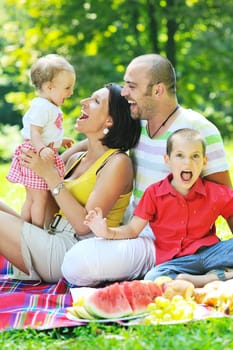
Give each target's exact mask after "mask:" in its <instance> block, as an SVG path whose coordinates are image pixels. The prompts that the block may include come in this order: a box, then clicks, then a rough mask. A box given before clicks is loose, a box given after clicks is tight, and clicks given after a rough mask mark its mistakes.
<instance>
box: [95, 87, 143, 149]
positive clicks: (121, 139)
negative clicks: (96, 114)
mask: <svg viewBox="0 0 233 350" xmlns="http://www.w3.org/2000/svg"><path fill="white" fill-rule="evenodd" d="M105 87H106V88H107V89H108V90H109V102H108V103H109V114H110V116H111V117H112V121H113V126H112V127H110V128H109V132H108V134H107V135H105V136H104V137H103V138H102V139H101V142H102V144H103V145H105V146H108V147H109V148H119V149H121V150H122V151H127V150H129V149H130V148H133V147H135V146H136V145H137V143H138V141H139V137H140V134H141V122H140V120H135V119H133V118H131V115H130V106H129V103H128V101H127V100H126V99H125V98H124V97H123V96H121V90H122V88H121V86H120V85H118V84H115V83H109V84H107V85H105Z"/></svg>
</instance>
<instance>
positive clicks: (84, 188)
mask: <svg viewBox="0 0 233 350" xmlns="http://www.w3.org/2000/svg"><path fill="white" fill-rule="evenodd" d="M114 153H119V149H111V148H110V149H109V150H107V151H106V152H105V153H104V154H103V155H102V156H101V157H100V158H99V159H97V161H96V162H95V163H94V164H92V165H91V167H90V168H89V169H88V170H87V171H86V172H85V173H83V174H82V175H81V176H79V177H78V178H77V179H73V180H65V186H66V188H67V189H68V190H69V191H70V193H71V194H72V195H73V196H74V197H75V198H76V199H77V201H78V202H79V203H80V204H81V205H83V206H85V205H86V203H87V201H88V198H89V195H90V194H91V192H92V191H93V189H94V187H95V184H96V177H97V173H98V170H100V169H101V168H102V167H103V166H104V164H105V163H106V162H107V159H108V158H109V157H110V156H111V155H113V154H114ZM85 155H86V152H85V153H83V154H82V155H81V156H80V157H79V158H78V159H77V160H76V161H75V162H74V163H73V164H72V166H71V167H70V168H69V169H68V171H67V174H68V173H69V172H70V171H71V170H72V169H73V168H74V167H75V166H77V164H78V163H79V162H80V161H81V159H82V158H83V157H84V156H85ZM131 194H132V191H130V192H128V193H126V194H122V195H120V197H119V199H118V200H117V202H116V203H115V205H114V207H113V208H112V209H111V210H110V212H109V213H108V215H107V224H108V226H111V227H115V226H119V225H120V224H121V223H122V219H123V215H124V212H125V210H126V208H127V206H128V205H129V200H130V196H131ZM61 215H63V214H62V213H61Z"/></svg>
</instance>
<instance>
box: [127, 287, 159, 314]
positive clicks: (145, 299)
mask: <svg viewBox="0 0 233 350" xmlns="http://www.w3.org/2000/svg"><path fill="white" fill-rule="evenodd" d="M121 286H122V288H123V290H124V293H125V296H126V298H127V300H128V302H129V304H130V306H131V308H132V310H133V314H134V315H139V314H141V313H144V312H145V311H146V308H147V305H148V304H150V303H152V302H154V299H155V298H156V297H157V296H159V295H162V291H161V289H160V288H159V286H158V285H157V284H156V283H154V282H152V281H138V280H135V281H128V282H122V283H121Z"/></svg>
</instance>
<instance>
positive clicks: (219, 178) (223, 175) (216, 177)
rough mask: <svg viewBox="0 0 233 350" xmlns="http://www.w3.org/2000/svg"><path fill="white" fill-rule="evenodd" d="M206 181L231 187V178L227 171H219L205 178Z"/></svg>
mask: <svg viewBox="0 0 233 350" xmlns="http://www.w3.org/2000/svg"><path fill="white" fill-rule="evenodd" d="M205 179H206V180H209V181H213V182H216V183H219V184H222V185H225V186H228V187H232V182H231V177H230V173H229V171H228V170H225V171H220V172H218V173H213V174H209V175H207V176H205Z"/></svg>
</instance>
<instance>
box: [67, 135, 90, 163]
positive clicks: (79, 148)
mask: <svg viewBox="0 0 233 350" xmlns="http://www.w3.org/2000/svg"><path fill="white" fill-rule="evenodd" d="M86 150H87V139H85V140H82V141H79V142H77V143H76V144H75V145H73V146H72V147H71V148H69V149H68V150H66V151H64V152H63V153H62V154H61V157H62V159H63V162H64V163H66V162H67V160H68V159H69V158H70V156H72V155H73V154H74V153H78V152H83V151H86Z"/></svg>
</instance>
